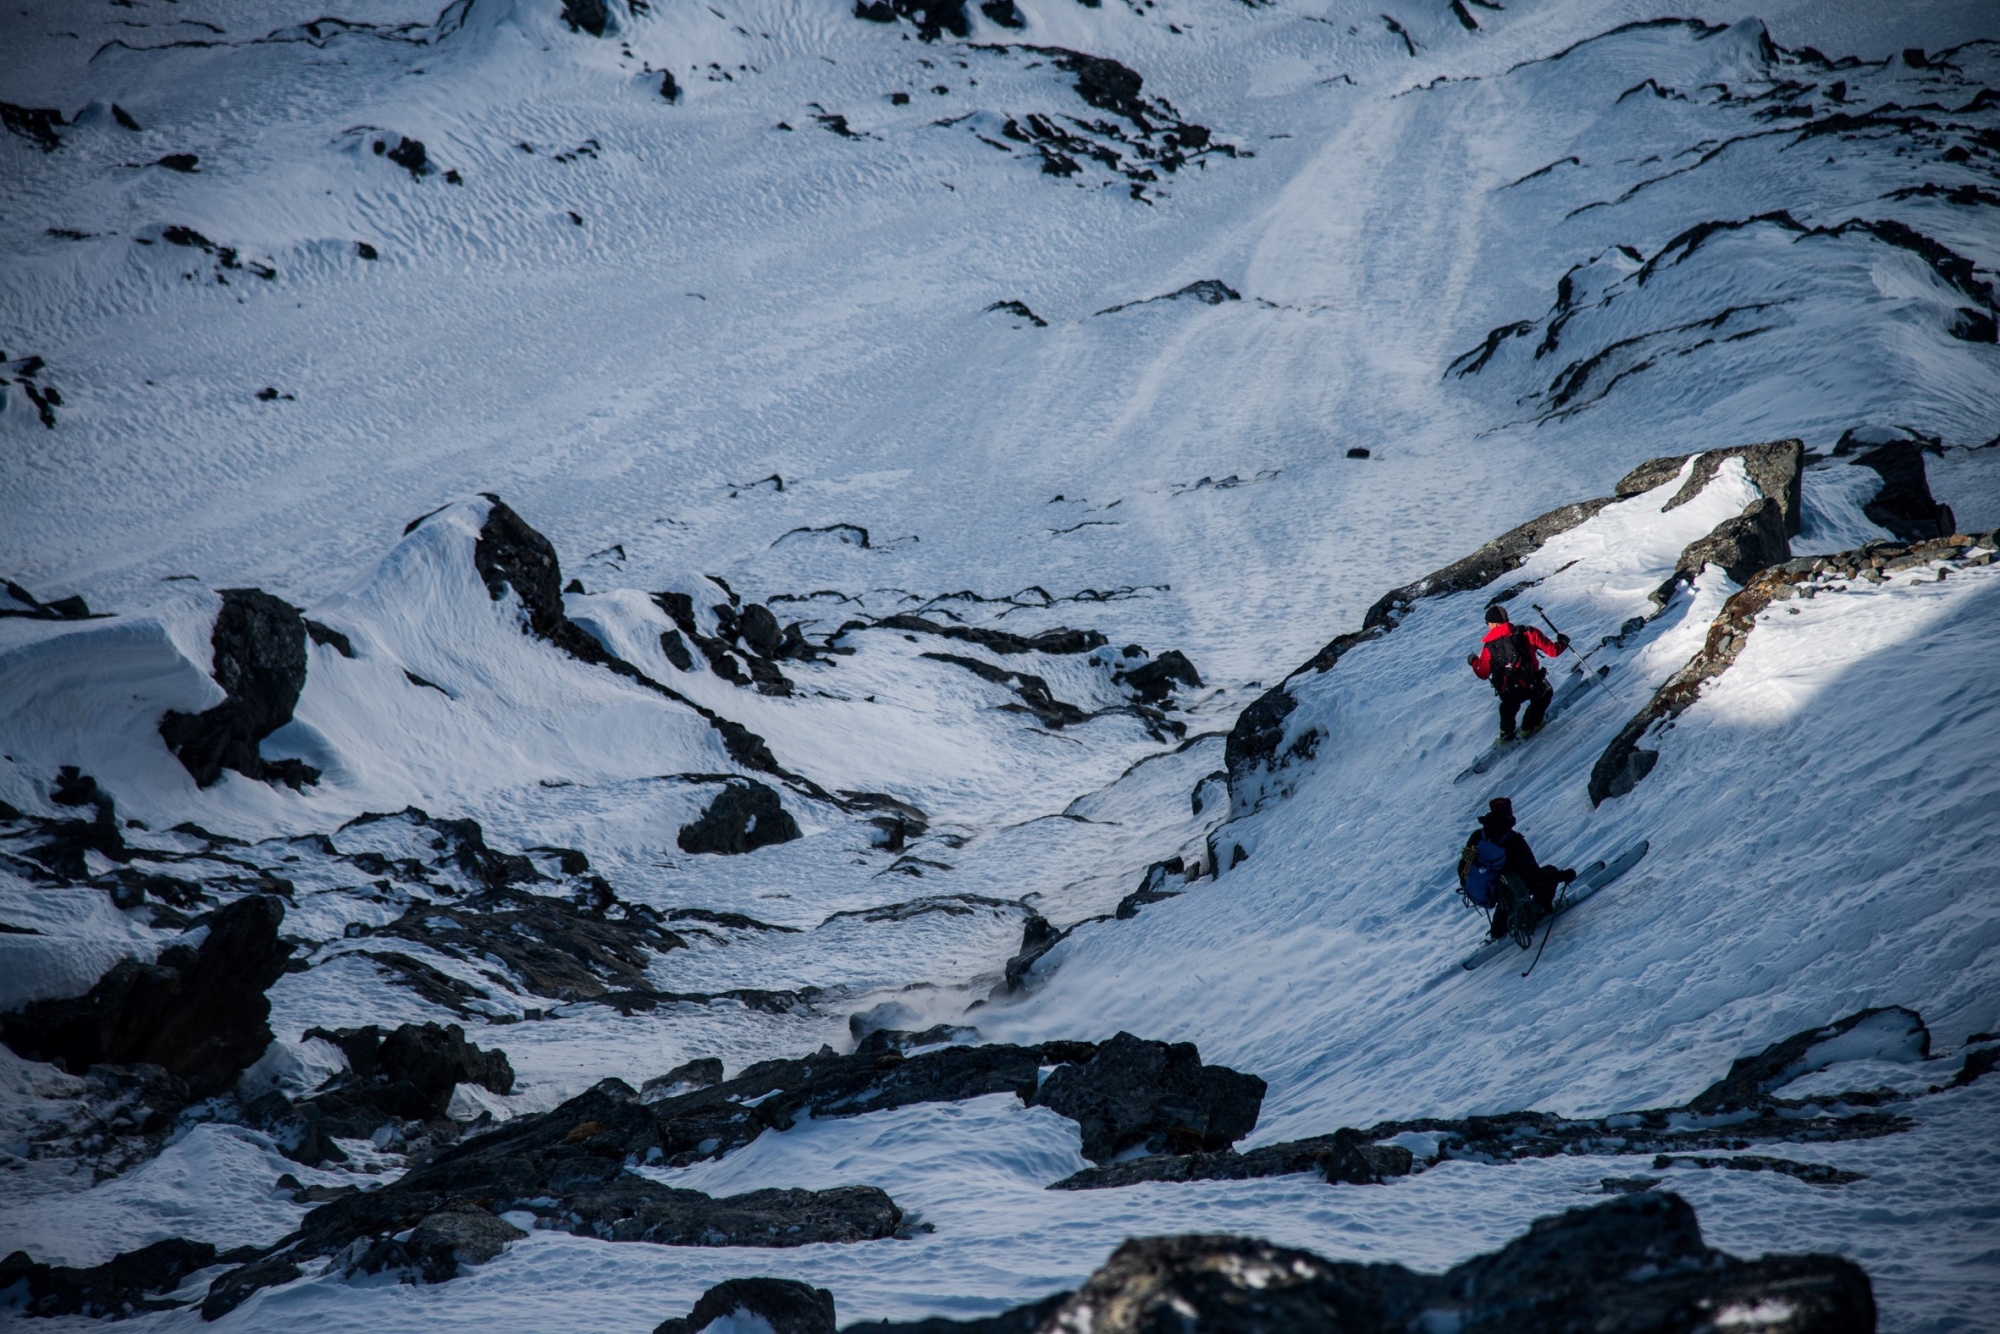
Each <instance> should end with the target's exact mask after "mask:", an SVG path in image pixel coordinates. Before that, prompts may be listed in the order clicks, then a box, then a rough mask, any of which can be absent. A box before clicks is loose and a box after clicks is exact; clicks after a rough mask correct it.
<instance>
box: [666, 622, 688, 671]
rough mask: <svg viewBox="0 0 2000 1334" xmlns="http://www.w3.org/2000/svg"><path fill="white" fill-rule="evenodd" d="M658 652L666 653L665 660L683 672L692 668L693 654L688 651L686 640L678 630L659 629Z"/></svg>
mask: <svg viewBox="0 0 2000 1334" xmlns="http://www.w3.org/2000/svg"><path fill="white" fill-rule="evenodd" d="M660 652H662V653H664V654H666V656H667V661H668V662H671V663H672V664H673V665H674V667H675V668H676V669H677V670H679V671H683V672H691V671H693V670H694V655H693V654H692V653H689V652H688V646H687V641H686V640H685V639H682V638H681V632H680V631H679V630H662V631H660Z"/></svg>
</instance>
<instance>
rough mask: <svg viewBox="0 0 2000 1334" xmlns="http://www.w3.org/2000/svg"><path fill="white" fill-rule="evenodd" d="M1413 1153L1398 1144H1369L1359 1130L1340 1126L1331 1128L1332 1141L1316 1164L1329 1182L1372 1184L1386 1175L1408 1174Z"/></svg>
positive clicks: (1387, 1177)
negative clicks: (1340, 1127) (1332, 1130)
mask: <svg viewBox="0 0 2000 1334" xmlns="http://www.w3.org/2000/svg"><path fill="white" fill-rule="evenodd" d="M1415 1157H1416V1156H1415V1155H1414V1154H1412V1153H1411V1152H1410V1151H1409V1150H1408V1149H1406V1148H1403V1147H1402V1146H1401V1145H1399V1144H1370V1143H1367V1142H1366V1141H1365V1140H1363V1139H1362V1137H1361V1132H1360V1131H1358V1130H1349V1129H1346V1128H1344V1127H1343V1128H1342V1129H1340V1130H1336V1131H1334V1132H1333V1143H1332V1144H1331V1145H1329V1146H1328V1147H1327V1151H1326V1155H1325V1156H1324V1157H1323V1158H1321V1159H1320V1164H1319V1166H1320V1171H1322V1172H1323V1173H1325V1174H1326V1179H1327V1180H1328V1181H1330V1182H1335V1181H1337V1182H1342V1183H1344V1184H1346V1185H1350V1186H1374V1185H1380V1184H1381V1183H1382V1182H1384V1181H1387V1180H1388V1179H1389V1178H1390V1177H1406V1176H1408V1175H1409V1174H1410V1169H1411V1167H1412V1166H1413V1165H1414V1163H1415Z"/></svg>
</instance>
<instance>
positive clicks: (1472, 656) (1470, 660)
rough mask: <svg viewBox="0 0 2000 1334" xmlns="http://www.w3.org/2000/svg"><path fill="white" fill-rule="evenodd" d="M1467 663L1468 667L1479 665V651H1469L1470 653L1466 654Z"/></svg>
mask: <svg viewBox="0 0 2000 1334" xmlns="http://www.w3.org/2000/svg"><path fill="white" fill-rule="evenodd" d="M1465 665H1466V666H1468V667H1477V666H1479V655H1478V654H1477V653H1468V654H1466V655H1465Z"/></svg>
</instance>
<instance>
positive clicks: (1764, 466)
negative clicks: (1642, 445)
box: [1613, 440, 1805, 537]
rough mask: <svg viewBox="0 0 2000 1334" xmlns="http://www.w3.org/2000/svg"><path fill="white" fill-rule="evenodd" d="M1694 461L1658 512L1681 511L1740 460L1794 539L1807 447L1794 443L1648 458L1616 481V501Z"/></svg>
mask: <svg viewBox="0 0 2000 1334" xmlns="http://www.w3.org/2000/svg"><path fill="white" fill-rule="evenodd" d="M1689 459H1693V460H1694V461H1695V463H1694V470H1693V471H1692V472H1690V473H1689V474H1688V478H1687V480H1686V481H1685V482H1682V483H1681V487H1680V489H1679V490H1678V491H1676V492H1674V494H1673V496H1672V497H1671V498H1669V499H1668V501H1667V503H1666V504H1664V505H1662V506H1661V507H1660V509H1661V511H1662V512H1665V511H1667V510H1672V509H1679V508H1680V507H1681V506H1682V505H1685V504H1687V503H1688V502H1689V501H1690V500H1693V499H1694V498H1695V497H1696V496H1698V495H1700V494H1701V493H1702V490H1703V488H1705V487H1706V486H1707V485H1708V484H1709V483H1710V482H1712V481H1714V480H1715V474H1716V473H1717V472H1719V471H1721V468H1722V465H1723V464H1724V463H1725V462H1727V461H1728V460H1730V459H1742V460H1743V468H1744V471H1746V472H1747V473H1749V475H1750V480H1751V482H1752V483H1754V484H1755V485H1756V487H1757V489H1758V490H1759V491H1761V492H1763V493H1764V495H1765V497H1766V498H1768V499H1770V500H1772V501H1775V502H1776V503H1777V505H1778V508H1779V511H1780V513H1781V514H1782V515H1783V518H1784V535H1785V536H1786V537H1797V536H1798V535H1799V523H1800V519H1801V517H1802V510H1803V507H1804V503H1805V502H1804V499H1803V492H1802V489H1801V487H1802V482H1801V477H1800V474H1801V472H1802V470H1803V469H1804V468H1805V445H1804V444H1803V443H1802V442H1801V441H1798V440H1774V441H1772V442H1771V443H1770V444H1765V445H1733V446H1731V447H1729V448H1727V449H1710V450H1705V451H1703V452H1702V453H1700V454H1672V455H1668V456H1667V457H1665V458H1657V459H1647V460H1646V461H1645V462H1644V463H1642V464H1640V465H1639V466H1638V467H1636V468H1634V469H1633V470H1632V471H1631V472H1628V473H1626V474H1625V475H1624V476H1623V477H1621V478H1619V479H1618V485H1617V486H1616V487H1614V488H1613V492H1614V494H1615V495H1616V496H1617V497H1618V499H1620V500H1625V499H1628V498H1630V497H1632V496H1637V495H1643V494H1644V493H1645V492H1648V491H1651V490H1652V489H1653V488H1654V487H1656V486H1664V485H1665V484H1666V483H1668V482H1670V481H1672V480H1673V479H1674V477H1675V476H1676V475H1678V474H1679V472H1680V470H1681V468H1682V466H1683V465H1685V464H1686V463H1687V461H1688V460H1689Z"/></svg>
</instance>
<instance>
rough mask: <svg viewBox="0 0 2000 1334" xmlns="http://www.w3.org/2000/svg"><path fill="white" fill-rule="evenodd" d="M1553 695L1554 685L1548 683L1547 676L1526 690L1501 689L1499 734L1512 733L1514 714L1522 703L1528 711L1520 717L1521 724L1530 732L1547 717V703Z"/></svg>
mask: <svg viewBox="0 0 2000 1334" xmlns="http://www.w3.org/2000/svg"><path fill="white" fill-rule="evenodd" d="M1555 697H1556V692H1555V687H1553V686H1551V685H1550V684H1549V681H1548V678H1547V677H1543V678H1542V679H1541V681H1540V682H1539V683H1537V684H1536V685H1535V686H1533V687H1532V688H1530V689H1527V690H1503V691H1501V692H1500V735H1501V736H1504V737H1512V736H1513V735H1514V715H1515V713H1516V712H1518V711H1519V710H1520V707H1521V706H1522V705H1523V704H1525V705H1527V706H1528V712H1527V713H1526V714H1525V715H1523V717H1522V718H1521V726H1523V727H1525V728H1527V729H1528V730H1529V731H1530V732H1532V731H1534V730H1535V729H1536V728H1537V727H1540V726H1541V725H1542V719H1544V718H1546V717H1548V713H1549V705H1550V704H1551V703H1553V702H1554V700H1555Z"/></svg>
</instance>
